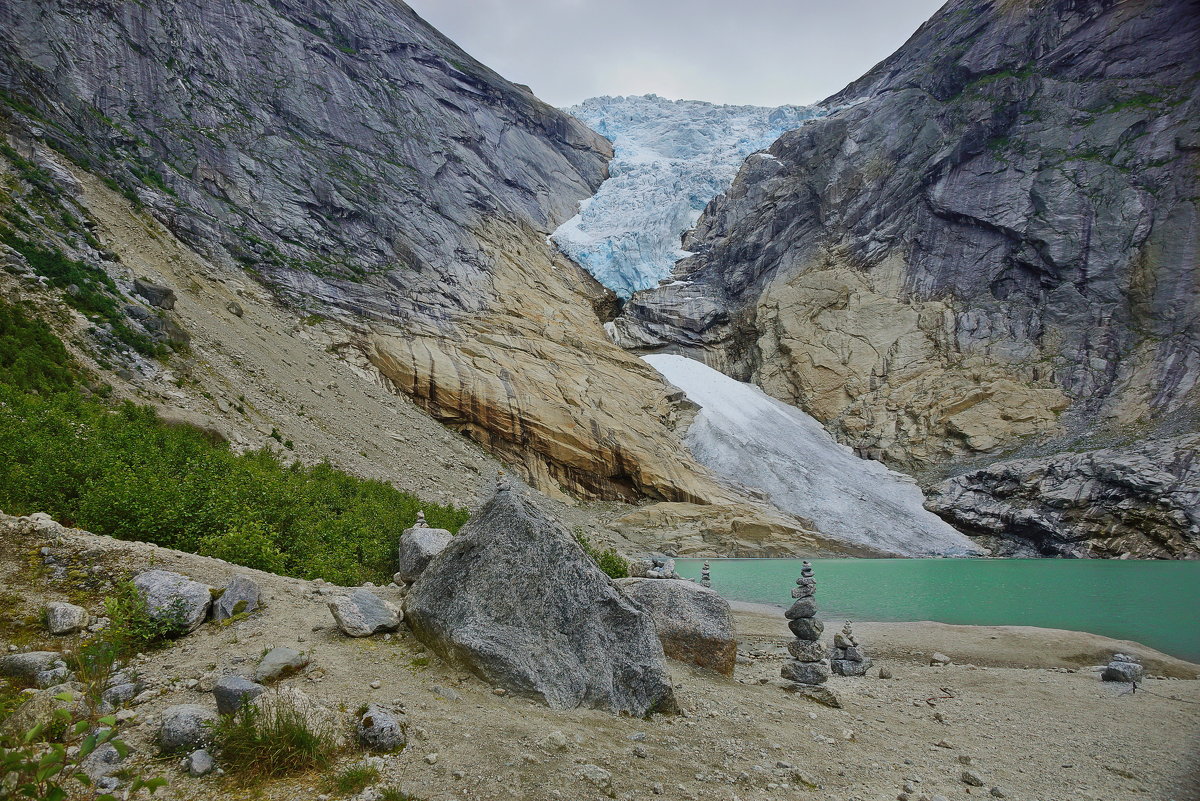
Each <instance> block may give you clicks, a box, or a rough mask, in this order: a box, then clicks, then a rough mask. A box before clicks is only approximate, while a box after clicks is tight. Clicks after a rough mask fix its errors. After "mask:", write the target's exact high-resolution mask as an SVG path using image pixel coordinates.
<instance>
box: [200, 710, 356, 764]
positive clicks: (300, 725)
mask: <svg viewBox="0 0 1200 801" xmlns="http://www.w3.org/2000/svg"><path fill="white" fill-rule="evenodd" d="M214 740H215V743H216V749H217V752H218V754H220V757H221V762H222V765H223V766H224V767H225V769H226V770H227V771H229V772H230V773H232V774H235V775H236V776H238V777H239V778H242V779H245V780H248V781H265V780H268V779H277V778H280V777H283V776H293V775H295V774H297V773H304V772H306V771H310V770H324V769H326V768H328V767H329V766H330V765H331V764H332V763H333V760H334V758H335V757H336V755H337V746H336V744H335V742H334V737H333V733H332V732H330V731H328V730H326V729H324V728H322V727H320V726H317V725H314V724H313V723H311V722H310V721H309V720H308V718H307V717H306V716H305V714H304V712H303V711H301V710H299V709H297V708H296V706H295V704H293V703H291V702H290V701H289V700H287V699H286V698H285V697H283V696H277V697H275V698H272V699H271V700H270V701H269V702H266V703H262V704H261V705H259V704H246V705H245V706H243V707H241V708H240V709H239V710H238V711H237V712H235V713H234V714H232V715H225V716H223V717H222V718H221V719H220V720H219V721H218V722H217V725H216V729H215V732H214Z"/></svg>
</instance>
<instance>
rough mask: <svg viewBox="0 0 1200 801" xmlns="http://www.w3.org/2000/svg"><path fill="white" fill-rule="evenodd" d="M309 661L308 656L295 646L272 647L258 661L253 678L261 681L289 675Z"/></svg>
mask: <svg viewBox="0 0 1200 801" xmlns="http://www.w3.org/2000/svg"><path fill="white" fill-rule="evenodd" d="M309 661H310V660H309V658H308V656H306V655H305V654H302V653H300V652H299V651H297V650H296V649H295V648H288V647H286V646H279V647H278V648H272V649H271V650H270V651H268V652H267V654H266V656H264V657H263V658H262V661H261V662H259V663H258V668H257V669H256V670H255V671H254V680H255V681H259V682H263V681H271V680H273V679H278V678H281V677H284V676H290V675H291V674H293V673H295V672H296V671H298V670H302V669H304V668H305V667H307V666H308V664H309Z"/></svg>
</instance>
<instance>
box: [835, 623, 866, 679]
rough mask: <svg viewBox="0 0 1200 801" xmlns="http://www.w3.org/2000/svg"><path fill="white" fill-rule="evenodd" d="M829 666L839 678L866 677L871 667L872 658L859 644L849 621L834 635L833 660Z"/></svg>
mask: <svg viewBox="0 0 1200 801" xmlns="http://www.w3.org/2000/svg"><path fill="white" fill-rule="evenodd" d="M829 665H830V667H832V668H833V672H834V673H836V674H838V675H839V676H865V675H867V670H868V669H870V667H871V658H870V657H868V656H867V654H866V651H864V650H863V647H862V646H861V645H859V644H858V639H857V638H856V637H855V636H854V631H853V629H852V627H851V625H850V621H849V620H847V621H846V625H844V626H842V630H841V631H839V632H838V633H837V634H835V635H833V659H831V660H830V662H829Z"/></svg>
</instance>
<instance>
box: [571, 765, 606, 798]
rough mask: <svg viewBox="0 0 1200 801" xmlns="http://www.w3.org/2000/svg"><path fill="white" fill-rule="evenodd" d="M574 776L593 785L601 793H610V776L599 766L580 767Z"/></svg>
mask: <svg viewBox="0 0 1200 801" xmlns="http://www.w3.org/2000/svg"><path fill="white" fill-rule="evenodd" d="M576 775H577V776H578V777H579V778H581V779H583V780H584V781H586V782H590V783H591V784H594V785H595V786H596V788H597V789H598V790H600V791H601V792H602V793H605V794H608V793H611V792H612V774H611V773H609V772H608V771H607V770H605V769H604V768H602V767H600V766H599V765H591V764H588V765H581V766H580V768H579V771H578V772H577V773H576Z"/></svg>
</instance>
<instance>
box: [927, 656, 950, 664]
mask: <svg viewBox="0 0 1200 801" xmlns="http://www.w3.org/2000/svg"><path fill="white" fill-rule="evenodd" d="M949 664H950V657H948V656H946V655H945V654H943V653H941V652H934V654H933V656H931V657H929V666H930V667H944V666H946V665H949Z"/></svg>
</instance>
